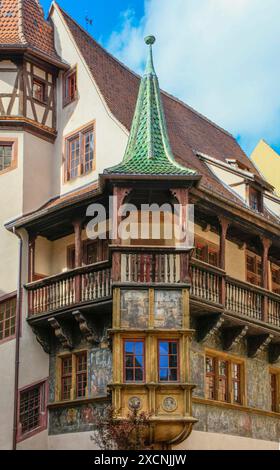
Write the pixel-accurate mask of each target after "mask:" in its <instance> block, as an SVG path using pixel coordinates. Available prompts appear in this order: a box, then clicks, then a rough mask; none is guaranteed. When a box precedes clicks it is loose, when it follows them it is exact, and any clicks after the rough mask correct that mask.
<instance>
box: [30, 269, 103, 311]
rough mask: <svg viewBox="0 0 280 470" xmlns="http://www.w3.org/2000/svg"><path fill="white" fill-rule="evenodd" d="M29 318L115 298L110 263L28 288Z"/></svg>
mask: <svg viewBox="0 0 280 470" xmlns="http://www.w3.org/2000/svg"><path fill="white" fill-rule="evenodd" d="M25 288H26V289H27V291H28V304H29V308H28V316H29V317H34V316H37V315H43V314H49V313H52V312H55V311H60V310H66V309H68V308H72V307H75V306H78V305H81V304H85V305H86V304H90V303H93V302H98V301H103V300H105V299H108V298H110V297H111V295H112V289H111V267H110V264H109V262H108V261H106V262H101V263H95V264H92V265H90V266H84V267H81V268H77V269H74V270H71V271H67V272H65V273H62V274H58V275H56V276H51V277H47V278H44V279H42V280H40V281H37V282H32V283H30V284H27V285H26V286H25Z"/></svg>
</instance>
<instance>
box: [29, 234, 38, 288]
mask: <svg viewBox="0 0 280 470" xmlns="http://www.w3.org/2000/svg"><path fill="white" fill-rule="evenodd" d="M36 238H37V235H34V234H29V239H28V282H33V281H34V274H35V248H36Z"/></svg>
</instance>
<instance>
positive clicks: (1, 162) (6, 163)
mask: <svg viewBox="0 0 280 470" xmlns="http://www.w3.org/2000/svg"><path fill="white" fill-rule="evenodd" d="M12 153H13V144H5V145H4V144H0V171H2V170H6V168H9V167H10V166H11V164H12Z"/></svg>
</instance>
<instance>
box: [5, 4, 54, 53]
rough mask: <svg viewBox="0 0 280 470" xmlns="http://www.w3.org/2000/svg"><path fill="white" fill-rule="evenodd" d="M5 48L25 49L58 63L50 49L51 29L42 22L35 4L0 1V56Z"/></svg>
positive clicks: (51, 27) (41, 12)
mask: <svg viewBox="0 0 280 470" xmlns="http://www.w3.org/2000/svg"><path fill="white" fill-rule="evenodd" d="M7 47H13V48H17V47H18V48H25V47H26V48H29V49H30V50H31V51H34V52H37V53H41V54H44V56H45V58H46V59H49V60H55V61H56V62H61V60H60V58H59V56H58V54H57V53H56V50H55V47H54V31H53V26H52V24H51V23H50V22H49V21H46V20H45V18H44V11H43V9H42V7H41V5H40V2H39V0H1V2H0V52H1V49H2V50H3V49H5V48H7Z"/></svg>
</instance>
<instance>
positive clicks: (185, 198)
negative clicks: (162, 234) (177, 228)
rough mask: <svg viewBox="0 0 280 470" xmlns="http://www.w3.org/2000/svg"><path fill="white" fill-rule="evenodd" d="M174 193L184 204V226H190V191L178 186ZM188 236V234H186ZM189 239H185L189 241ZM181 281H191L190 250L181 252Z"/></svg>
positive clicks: (182, 204) (180, 202)
mask: <svg viewBox="0 0 280 470" xmlns="http://www.w3.org/2000/svg"><path fill="white" fill-rule="evenodd" d="M171 192H172V195H173V196H174V197H175V198H176V199H177V200H178V203H179V204H180V205H181V206H182V227H184V228H185V229H187V228H188V225H187V224H188V220H187V218H188V207H187V206H188V203H189V192H188V190H187V189H185V188H178V189H174V190H172V191H171ZM186 236H187V235H186ZM187 241H188V240H183V242H185V243H186V242H187ZM180 281H181V282H183V283H187V284H189V283H190V282H191V276H190V252H189V251H187V252H182V253H181V254H180Z"/></svg>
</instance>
